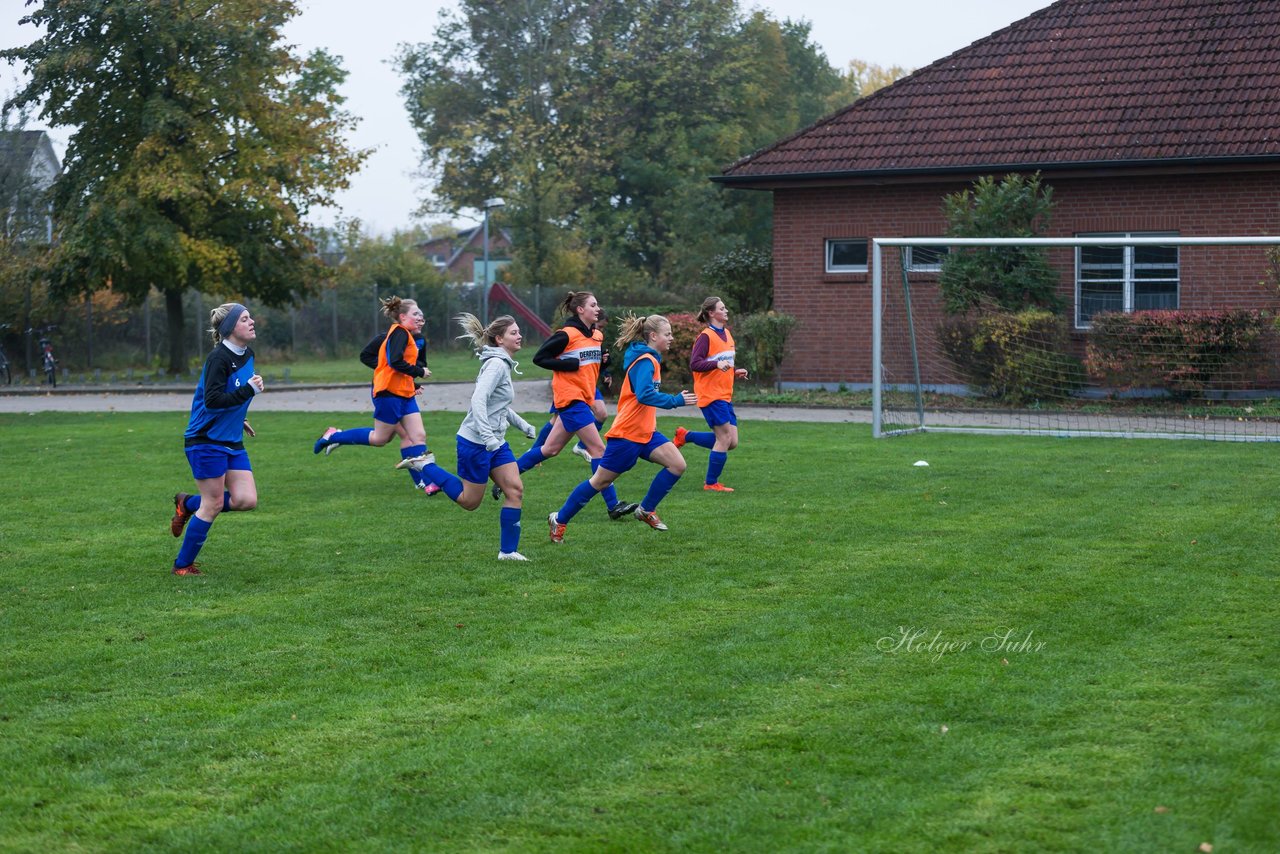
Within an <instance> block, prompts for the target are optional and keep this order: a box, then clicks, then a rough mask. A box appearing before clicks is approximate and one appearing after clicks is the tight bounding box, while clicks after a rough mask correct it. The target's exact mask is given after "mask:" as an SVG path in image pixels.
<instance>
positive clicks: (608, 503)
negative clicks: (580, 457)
mask: <svg viewBox="0 0 1280 854" xmlns="http://www.w3.org/2000/svg"><path fill="white" fill-rule="evenodd" d="M598 468H600V460H598V459H595V460H592V461H591V473H592V474H595V473H596V469H598ZM600 495H601V496H603V497H604V506H605V507H608V508H609V509H610V510H612V509H613V508H614V507H617V506H618V490H616V489H614V488H613V484H612V483H610V484H609V485H608V486H606V487H605V488H604V489H602V490H600Z"/></svg>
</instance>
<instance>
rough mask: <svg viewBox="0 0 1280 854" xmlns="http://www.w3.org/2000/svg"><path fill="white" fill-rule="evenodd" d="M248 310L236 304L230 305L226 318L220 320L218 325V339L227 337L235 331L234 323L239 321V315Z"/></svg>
mask: <svg viewBox="0 0 1280 854" xmlns="http://www.w3.org/2000/svg"><path fill="white" fill-rule="evenodd" d="M248 310H249V309H247V308H245V307H244V306H242V305H241V304H240V303H238V302H237V303H233V304H232V305H231V310H230V311H228V312H227V316H226V317H224V318H222V322H221V323H219V324H218V337H219V338H227V337H229V336H230V335H231V333H232V332H233V331H235V328H236V321H238V320H239V319H240V315H242V314H244V313H245V312H246V311H248Z"/></svg>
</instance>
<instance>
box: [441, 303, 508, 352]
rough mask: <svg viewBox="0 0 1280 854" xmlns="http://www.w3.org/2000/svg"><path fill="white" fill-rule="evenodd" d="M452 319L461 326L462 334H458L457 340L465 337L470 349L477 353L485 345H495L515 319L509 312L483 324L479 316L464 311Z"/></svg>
mask: <svg viewBox="0 0 1280 854" xmlns="http://www.w3.org/2000/svg"><path fill="white" fill-rule="evenodd" d="M454 320H456V321H458V325H459V326H461V327H462V334H461V335H459V336H458V338H459V340H461V339H466V340H468V341H470V342H471V349H472V350H474V351H475V352H476V353H479V352H480V351H481V350H483V349H484V348H485V347H497V346H498V339H499V338H501V337H502V336H503V335H505V334H506V332H507V330H508V329H510V328H511V327H512V325H514V324H515V322H516V319H515V318H514V317H512V316H511V315H509V314H504V315H502V316H500V317H495V318H494V319H493V320H491V321H489V325H488V326H485V325H484V324H483V323H481V322H480V318H478V317H476V316H475V315H474V314H467V313H466V312H465V311H464V312H463V313H462V314H459V315H458V316H457V317H455V318H454Z"/></svg>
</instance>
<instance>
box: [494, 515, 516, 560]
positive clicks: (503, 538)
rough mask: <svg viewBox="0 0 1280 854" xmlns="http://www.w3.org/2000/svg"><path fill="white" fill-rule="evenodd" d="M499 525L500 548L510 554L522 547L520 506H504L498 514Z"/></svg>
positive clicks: (504, 552)
mask: <svg viewBox="0 0 1280 854" xmlns="http://www.w3.org/2000/svg"><path fill="white" fill-rule="evenodd" d="M498 525H499V526H500V528H501V533H500V534H499V537H500V540H499V542H500V543H501V545H499V546H498V550H499V551H501V552H502V553H503V554H509V553H511V552H513V551H515V550H516V549H518V548H520V508H519V507H503V508H502V512H500V513H499V514H498Z"/></svg>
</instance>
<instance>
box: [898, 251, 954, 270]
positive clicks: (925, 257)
mask: <svg viewBox="0 0 1280 854" xmlns="http://www.w3.org/2000/svg"><path fill="white" fill-rule="evenodd" d="M950 251H951V248H950V247H948V246H908V247H907V261H906V264H907V272H908V273H937V272H940V271H941V270H942V262H943V260H945V259H946V257H947V253H948V252H950Z"/></svg>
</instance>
